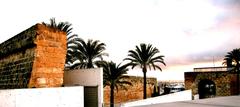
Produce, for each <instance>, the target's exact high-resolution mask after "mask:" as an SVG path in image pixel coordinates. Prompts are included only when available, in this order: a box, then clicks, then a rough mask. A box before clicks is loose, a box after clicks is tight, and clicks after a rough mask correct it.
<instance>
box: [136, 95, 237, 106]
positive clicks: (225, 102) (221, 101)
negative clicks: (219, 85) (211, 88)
mask: <svg viewBox="0 0 240 107" xmlns="http://www.w3.org/2000/svg"><path fill="white" fill-rule="evenodd" d="M139 107H240V96H228V97H217V98H208V99H201V100H192V101H181V102H173V103H160V104H154V105H144V106H139Z"/></svg>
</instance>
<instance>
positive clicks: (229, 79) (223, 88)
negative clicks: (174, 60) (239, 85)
mask: <svg viewBox="0 0 240 107" xmlns="http://www.w3.org/2000/svg"><path fill="white" fill-rule="evenodd" d="M204 79H208V80H211V81H213V82H214V83H215V85H216V96H229V95H234V94H235V93H236V87H235V84H236V75H235V74H231V73H229V72H185V89H186V90H188V89H192V94H193V95H196V94H198V83H199V82H200V81H201V80H204Z"/></svg>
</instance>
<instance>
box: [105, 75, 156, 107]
mask: <svg viewBox="0 0 240 107" xmlns="http://www.w3.org/2000/svg"><path fill="white" fill-rule="evenodd" d="M126 80H127V81H129V82H131V83H132V86H127V87H126V88H127V90H124V89H121V88H119V90H118V91H116V90H115V92H114V103H123V102H128V101H135V100H139V99H143V77H136V76H129V77H128V78H127V79H126ZM156 84H157V79H156V78H147V97H151V95H152V93H153V88H154V86H155V85H156ZM109 98H110V87H109V86H106V87H104V103H105V105H109V102H110V99H109Z"/></svg>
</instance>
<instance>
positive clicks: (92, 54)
mask: <svg viewBox="0 0 240 107" xmlns="http://www.w3.org/2000/svg"><path fill="white" fill-rule="evenodd" d="M42 24H44V25H46V26H49V27H53V28H56V29H59V30H61V31H64V32H66V35H67V55H66V64H65V65H66V68H69V69H78V68H95V67H102V68H103V84H104V87H105V86H110V90H111V92H110V107H114V89H118V87H123V88H125V86H126V85H132V83H130V82H128V81H126V80H125V79H124V78H126V76H125V75H124V74H126V73H127V71H128V67H131V68H132V69H133V68H135V67H139V68H141V69H142V72H143V75H144V87H143V90H144V91H143V98H144V99H146V98H147V94H146V89H147V88H146V87H147V86H146V84H147V82H146V73H147V69H148V68H149V69H151V68H153V69H154V70H155V69H159V70H160V71H161V70H162V69H161V67H160V64H163V65H165V63H164V59H163V57H164V56H163V55H158V54H159V52H160V51H159V50H158V49H157V48H156V47H153V46H152V45H151V44H144V43H142V44H140V45H139V46H136V48H135V50H129V52H128V57H127V58H125V59H124V60H123V61H125V64H118V65H117V64H116V63H114V62H112V61H105V60H104V58H103V57H104V56H108V54H107V53H105V52H104V51H105V49H106V48H105V47H106V45H105V44H104V43H102V42H100V41H98V40H91V39H89V40H88V41H87V42H86V41H84V40H83V39H81V38H79V37H78V35H77V34H73V35H72V27H71V24H70V23H68V22H59V23H56V21H55V18H52V19H50V23H49V24H47V23H45V22H43V23H42Z"/></svg>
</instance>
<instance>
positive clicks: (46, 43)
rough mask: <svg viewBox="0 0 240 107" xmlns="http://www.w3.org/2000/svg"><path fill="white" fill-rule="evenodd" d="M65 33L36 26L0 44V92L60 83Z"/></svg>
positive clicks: (63, 60) (64, 49)
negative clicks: (0, 90) (1, 90)
mask: <svg viewBox="0 0 240 107" xmlns="http://www.w3.org/2000/svg"><path fill="white" fill-rule="evenodd" d="M66 48H67V47H66V34H65V33H64V32H62V31H58V30H56V29H53V28H49V27H46V26H44V25H42V24H36V25H34V26H32V27H30V28H28V29H27V30H25V31H23V32H21V33H19V34H17V35H16V36H14V37H12V38H11V39H9V40H7V41H5V42H3V43H1V44H0V89H14V88H28V87H30V88H31V87H57V86H61V85H62V83H63V73H64V71H63V70H64V63H65V55H66Z"/></svg>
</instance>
